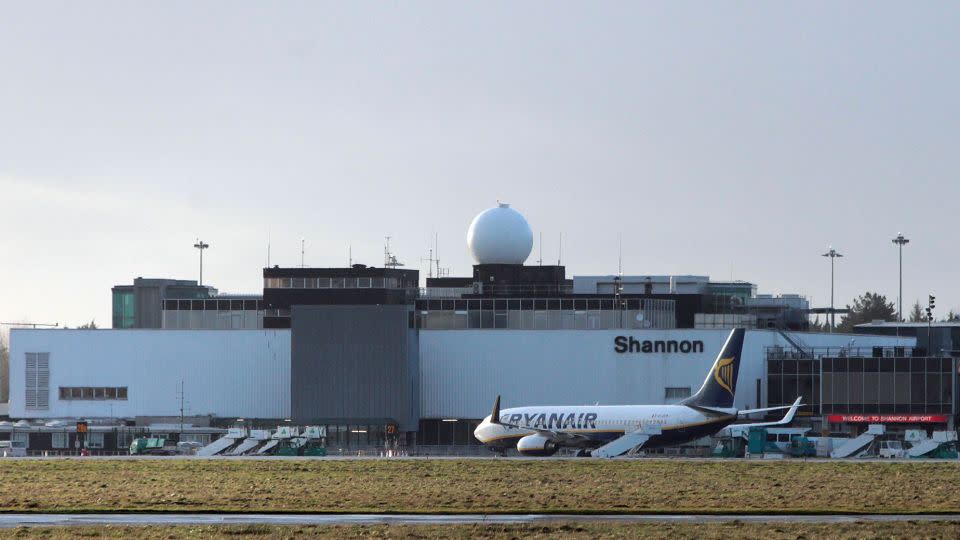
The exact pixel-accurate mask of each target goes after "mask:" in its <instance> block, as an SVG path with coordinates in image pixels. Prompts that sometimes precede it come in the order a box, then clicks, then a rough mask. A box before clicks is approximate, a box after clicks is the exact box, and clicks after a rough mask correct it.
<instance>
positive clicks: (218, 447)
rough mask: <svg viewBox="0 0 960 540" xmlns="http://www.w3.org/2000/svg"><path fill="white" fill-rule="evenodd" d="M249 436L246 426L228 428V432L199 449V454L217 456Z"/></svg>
mask: <svg viewBox="0 0 960 540" xmlns="http://www.w3.org/2000/svg"><path fill="white" fill-rule="evenodd" d="M246 437H247V430H246V429H244V428H230V429H228V430H227V434H226V435H224V436H223V437H220V438H219V439H217V440H215V441H213V442H212V443H210V444H208V445H206V446H204V447H203V448H201V449H200V450H197V455H198V456H215V455H217V454H220V453H221V452H224V451H225V450H228V449H229V448H232V447H233V446H234V445H236V444H237V443H238V442H240V441H241V440H243V439H245V438H246Z"/></svg>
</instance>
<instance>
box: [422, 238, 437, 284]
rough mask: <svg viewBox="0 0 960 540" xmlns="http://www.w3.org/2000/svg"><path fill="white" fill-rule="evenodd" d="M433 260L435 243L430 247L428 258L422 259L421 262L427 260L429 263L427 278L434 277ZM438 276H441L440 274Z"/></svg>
mask: <svg viewBox="0 0 960 540" xmlns="http://www.w3.org/2000/svg"><path fill="white" fill-rule="evenodd" d="M433 261H434V258H433V245H431V246H430V248H429V250H428V255H427V258H426V259H420V262H426V263H427V278H432V277H433ZM438 277H439V276H438Z"/></svg>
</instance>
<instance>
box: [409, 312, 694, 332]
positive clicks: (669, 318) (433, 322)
mask: <svg viewBox="0 0 960 540" xmlns="http://www.w3.org/2000/svg"><path fill="white" fill-rule="evenodd" d="M412 324H413V326H411V328H422V329H424V330H466V329H477V328H495V329H506V330H560V329H563V330H599V329H613V328H675V327H676V317H675V316H674V313H673V312H672V311H654V310H647V311H634V310H628V311H507V310H504V311H497V310H492V309H483V310H471V311H425V312H421V311H417V312H414V320H413V322H412Z"/></svg>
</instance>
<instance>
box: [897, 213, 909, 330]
mask: <svg viewBox="0 0 960 540" xmlns="http://www.w3.org/2000/svg"><path fill="white" fill-rule="evenodd" d="M908 242H910V240H909V239H908V238H904V237H903V233H899V232H898V233H897V237H896V238H894V239H893V243H894V244H897V245H898V246H900V312H899V318H898V320H899V321H900V322H903V321H904V319H903V245H904V244H906V243H908Z"/></svg>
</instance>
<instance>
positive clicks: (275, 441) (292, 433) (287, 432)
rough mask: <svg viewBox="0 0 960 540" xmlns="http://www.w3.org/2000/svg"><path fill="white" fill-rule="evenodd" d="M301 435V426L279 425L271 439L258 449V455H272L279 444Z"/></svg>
mask: <svg viewBox="0 0 960 540" xmlns="http://www.w3.org/2000/svg"><path fill="white" fill-rule="evenodd" d="M299 436H300V428H298V427H294V426H277V430H276V431H275V432H273V435H272V436H271V437H270V440H269V441H267V442H266V444H264V445H263V446H261V447H260V448H258V449H257V450H256V452H255V453H256V454H257V455H258V456H263V455H270V454H273V453H275V452H276V451H277V450H278V446H280V444H281V443H283V442H285V441H289V440H290V439H292V438H294V437H299Z"/></svg>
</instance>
